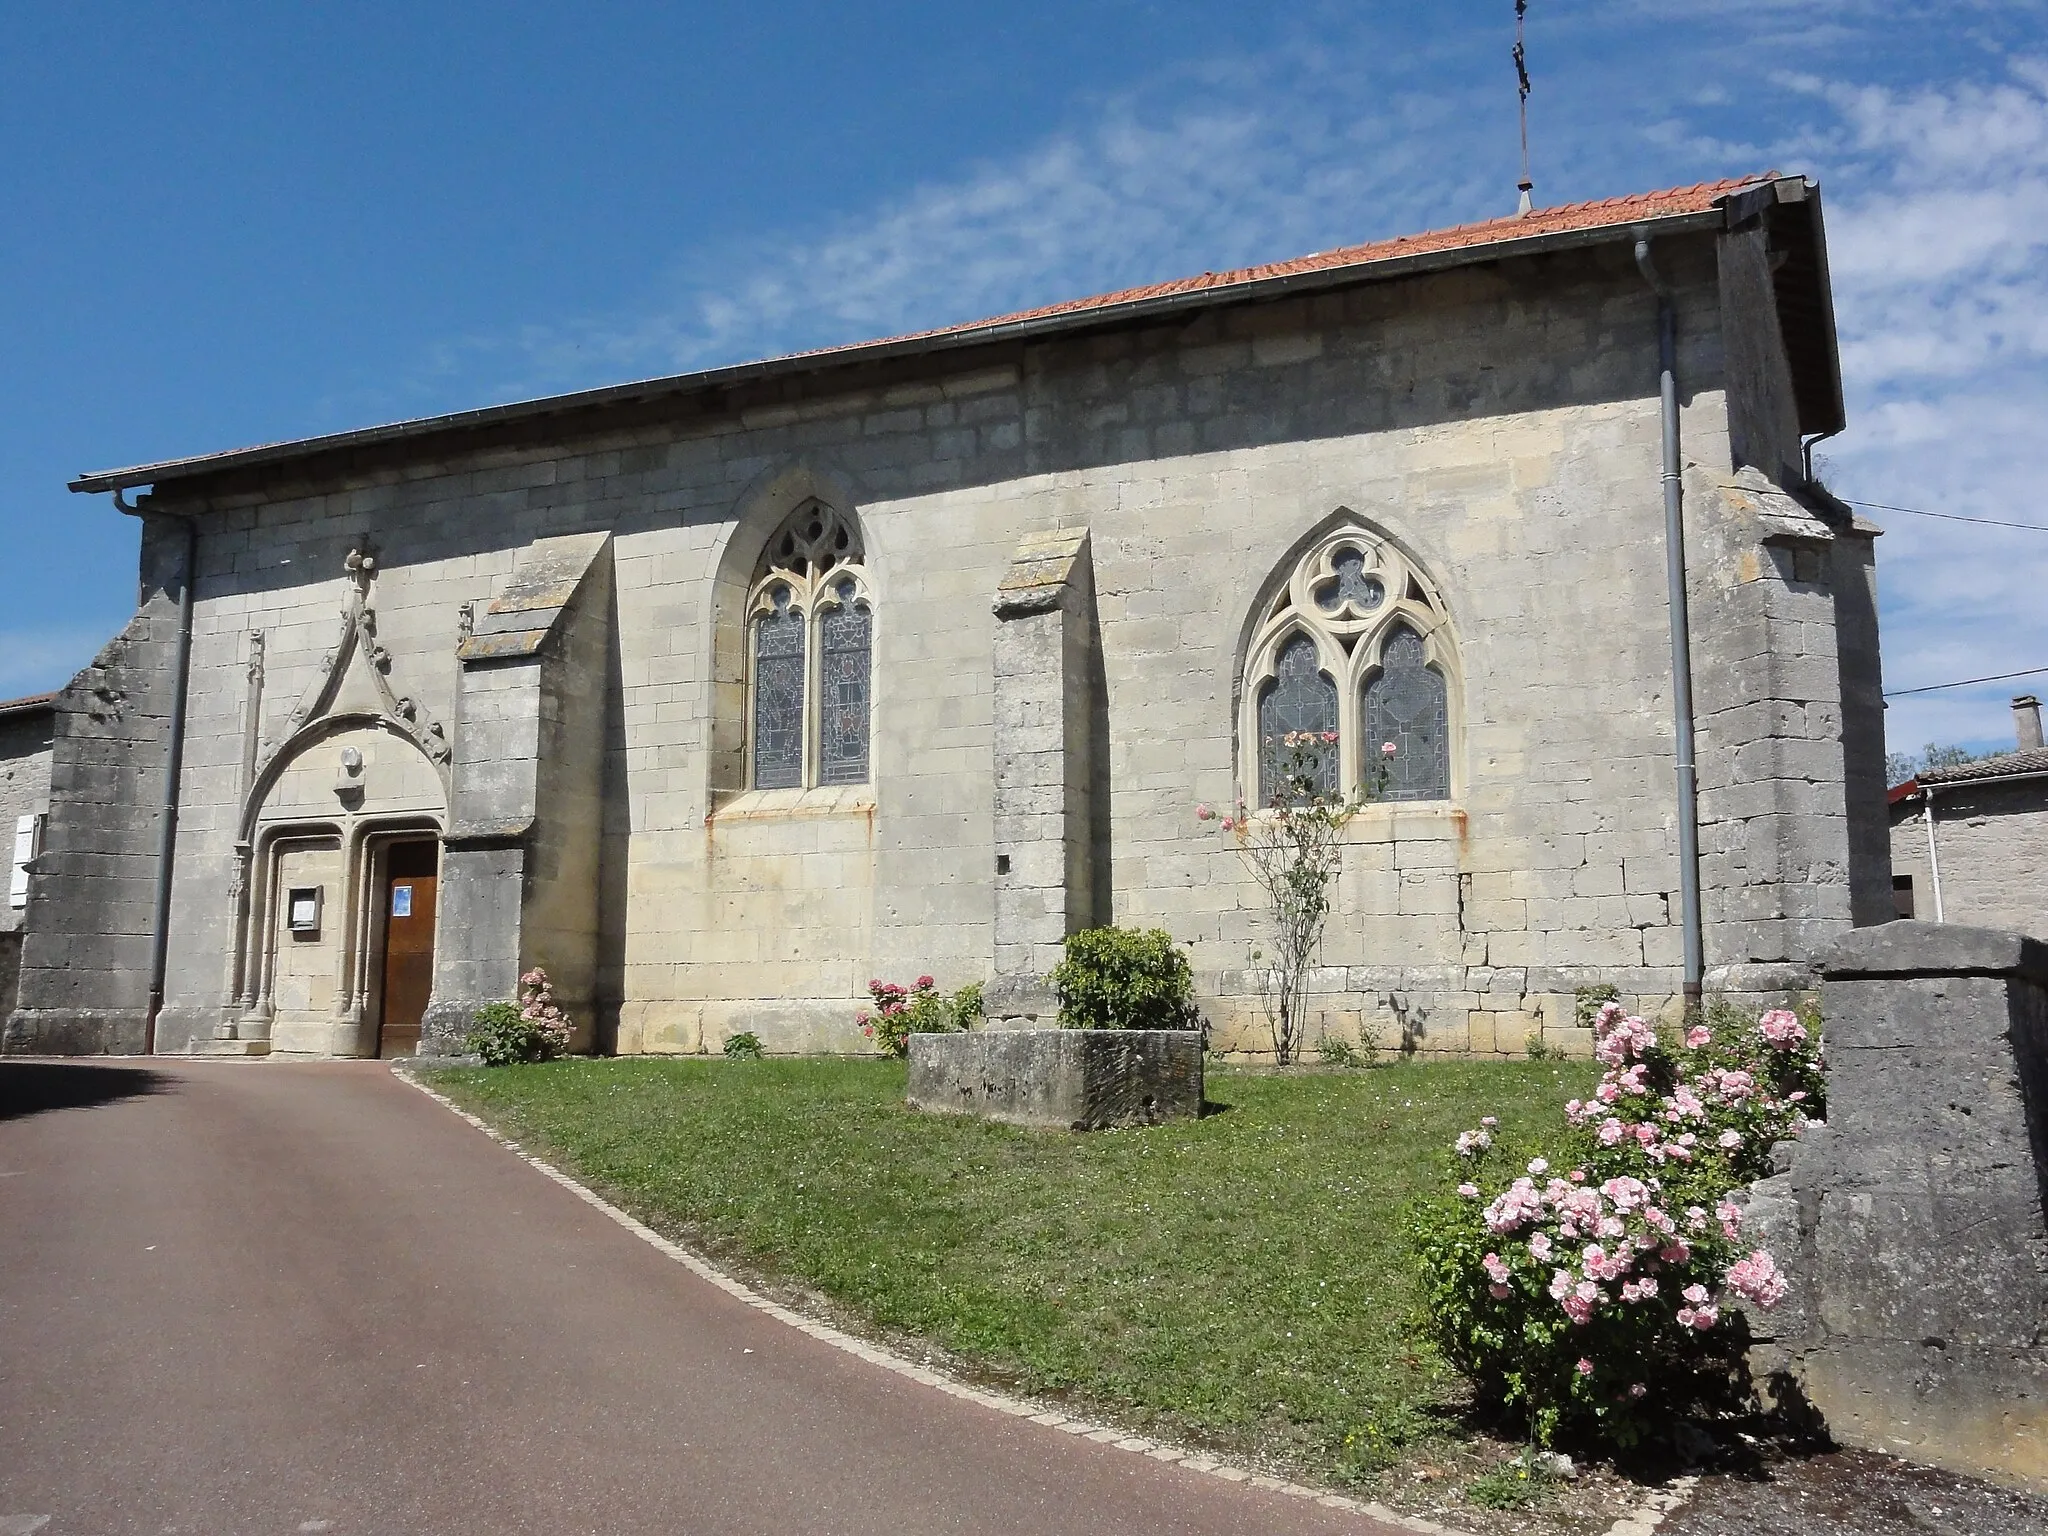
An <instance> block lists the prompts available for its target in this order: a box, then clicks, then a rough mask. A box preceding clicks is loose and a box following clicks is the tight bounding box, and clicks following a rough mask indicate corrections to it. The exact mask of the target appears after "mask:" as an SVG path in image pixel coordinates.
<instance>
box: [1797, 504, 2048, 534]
mask: <svg viewBox="0 0 2048 1536" xmlns="http://www.w3.org/2000/svg"><path fill="white" fill-rule="evenodd" d="M1836 500H1838V501H1846V502H1847V503H1848V504H1849V505H1850V506H1852V507H1869V508H1870V509H1871V510H1872V511H1874V512H1905V513H1909V514H1911V515H1912V516H1914V517H1938V518H1940V519H1941V520H1942V521H1943V522H1945V523H1982V524H1984V525H1985V526H1986V527H1987V528H2025V529H2028V530H2029V531H2030V532H2033V533H2048V523H2009V522H2007V521H2006V520H2005V519H2004V518H2000V517H1966V516H1964V515H1963V514H1962V513H1960V512H1930V511H1928V510H1927V509H1926V508H1925V507H1895V506H1892V505H1891V504H1890V503H1889V502H1883V501H1858V500H1857V499H1856V498H1855V497H1854V496H1839V497H1837V498H1836Z"/></svg>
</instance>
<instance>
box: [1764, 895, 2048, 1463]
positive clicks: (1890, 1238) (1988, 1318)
mask: <svg viewBox="0 0 2048 1536" xmlns="http://www.w3.org/2000/svg"><path fill="white" fill-rule="evenodd" d="M1822 975H1823V980H1822V983H1821V1010H1822V1013H1823V1014H1824V1016H1825V1017H1826V1020H1827V1044H1828V1066H1829V1074H1828V1123H1827V1126H1826V1128H1825V1129H1822V1130H1816V1131H1814V1132H1811V1133H1810V1134H1809V1135H1808V1137H1807V1138H1806V1139H1805V1140H1804V1142H1802V1143H1801V1144H1800V1145H1799V1146H1798V1148H1797V1149H1796V1152H1795V1153H1794V1155H1793V1159H1792V1165H1791V1167H1790V1169H1789V1170H1788V1171H1787V1172H1785V1173H1781V1174H1779V1175H1778V1176H1777V1177H1775V1178H1772V1179H1767V1180H1765V1181H1763V1182H1762V1183H1761V1184H1759V1185H1757V1186H1755V1193H1754V1198H1753V1200H1752V1203H1751V1214H1752V1216H1753V1218H1754V1220H1753V1222H1752V1225H1751V1228H1750V1232H1749V1235H1750V1236H1751V1237H1753V1238H1754V1239H1755V1240H1756V1241H1757V1242H1759V1243H1761V1244H1763V1245H1765V1246H1768V1247H1770V1248H1771V1250H1772V1251H1773V1253H1774V1254H1776V1255H1777V1256H1778V1257H1779V1259H1780V1261H1781V1263H1784V1264H1785V1267H1786V1268H1787V1269H1788V1270H1789V1271H1790V1272H1791V1273H1792V1275H1793V1277H1794V1282H1795V1283H1794V1291H1793V1294H1792V1295H1791V1296H1790V1297H1789V1298H1788V1299H1787V1304H1786V1305H1783V1306H1781V1307H1779V1308H1778V1309H1776V1310H1775V1311H1773V1312H1770V1313H1767V1314H1762V1315H1760V1316H1758V1317H1755V1318H1752V1319H1751V1323H1752V1327H1753V1328H1755V1329H1756V1330H1757V1331H1758V1332H1759V1333H1760V1334H1766V1335H1770V1336H1771V1337H1770V1338H1768V1339H1767V1341H1766V1342H1765V1344H1764V1345H1763V1347H1762V1348H1761V1349H1760V1350H1759V1351H1758V1354H1757V1358H1755V1359H1754V1360H1753V1362H1752V1363H1753V1365H1757V1366H1761V1367H1762V1369H1763V1371H1764V1372H1765V1373H1766V1374H1771V1373H1775V1372H1777V1371H1786V1372H1789V1373H1790V1374H1791V1375H1792V1377H1793V1378H1794V1379H1796V1381H1797V1382H1798V1383H1799V1385H1800V1386H1801V1387H1802V1388H1803V1389H1804V1392H1805V1394H1806V1396H1807V1397H1808V1398H1809V1399H1810V1400H1811V1402H1812V1403H1813V1405H1814V1406H1815V1407H1816V1408H1818V1409H1819V1410H1820V1411H1821V1413H1822V1415H1823V1416H1824V1417H1825V1418H1826V1420H1827V1424H1828V1428H1829V1430H1830V1431H1831V1432H1832V1433H1833V1435H1834V1437H1835V1438H1836V1439H1837V1440H1839V1441H1841V1442H1842V1443H1843V1444H1845V1445H1854V1446H1861V1447H1866V1448H1869V1449H1873V1450H1882V1451H1886V1452H1889V1453H1892V1454H1895V1455H1903V1456H1909V1457H1912V1458H1914V1459H1916V1460H1920V1461H1928V1462H1932V1463H1934V1464H1936V1465H1937V1466H1945V1467H1949V1468H1953V1469H1955V1470H1959V1471H1966V1472H1974V1473H1978V1474H1980V1475H1983V1476H1989V1477H1993V1478H1998V1479H2002V1480H2005V1481H2011V1482H2018V1483H2021V1484H2025V1485H2029V1486H2032V1487H2035V1488H2048V1217H2044V1204H2048V944H2042V943H2041V942H2039V941H2037V940H2034V939H2028V938H2023V937H2022V936H2021V935H2019V934H2016V933H2000V932H1996V931H1993V930H1990V929H1983V928H1963V927H1958V926H1954V925H1943V924H1935V923H1916V922H1894V923H1887V924H1885V925H1883V926H1882V927H1878V928H1864V929H1859V930H1857V931H1856V932H1855V933H1853V934H1851V935H1849V936H1848V937H1847V938H1846V939H1844V940H1843V941H1842V942H1841V943H1839V944H1838V945H1836V946H1835V948H1834V949H1833V950H1832V951H1831V952H1830V953H1829V954H1828V956H1827V957H1826V960H1825V962H1824V968H1823V972H1822Z"/></svg>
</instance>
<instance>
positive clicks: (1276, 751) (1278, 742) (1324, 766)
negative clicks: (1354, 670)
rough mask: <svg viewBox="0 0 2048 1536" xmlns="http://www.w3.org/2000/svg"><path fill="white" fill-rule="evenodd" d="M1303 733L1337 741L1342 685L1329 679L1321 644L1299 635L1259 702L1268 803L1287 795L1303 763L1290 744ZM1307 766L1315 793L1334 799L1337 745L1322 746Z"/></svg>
mask: <svg viewBox="0 0 2048 1536" xmlns="http://www.w3.org/2000/svg"><path fill="white" fill-rule="evenodd" d="M1300 731H1307V732H1310V733H1313V734H1314V735H1316V736H1318V737H1321V736H1324V735H1331V736H1334V735H1335V734H1336V731H1337V685H1336V684H1335V683H1333V682H1331V681H1330V680H1329V678H1327V677H1325V676H1324V675H1323V671H1322V666H1321V664H1320V663H1319V662H1318V661H1317V659H1316V643H1315V641H1313V640H1311V639H1309V637H1308V636H1307V635H1296V636H1295V637H1294V638H1293V639H1292V640H1289V641H1288V642H1287V643H1286V644H1285V645H1283V646H1281V648H1280V654H1279V656H1278V657H1277V658H1275V660H1274V666H1273V680H1272V681H1271V682H1270V683H1268V684H1267V685H1266V691H1265V692H1264V693H1263V694H1261V695H1260V697H1259V794H1260V796H1261V797H1262V798H1263V799H1265V800H1266V801H1267V802H1268V803H1270V802H1271V801H1272V799H1273V797H1274V796H1275V795H1277V794H1282V793H1285V791H1286V784H1287V778H1288V774H1289V772H1290V770H1296V769H1297V767H1298V765H1299V764H1301V763H1302V761H1303V759H1302V758H1298V757H1296V756H1295V754H1294V750H1293V749H1291V748H1289V747H1288V745H1287V740H1286V738H1287V737H1288V735H1289V734H1291V733H1294V732H1300ZM1306 761H1307V766H1308V769H1309V772H1310V773H1311V775H1312V776H1313V780H1314V784H1315V788H1316V789H1317V790H1318V791H1320V792H1321V793H1323V794H1326V795H1334V794H1335V793H1336V792H1337V744H1336V742H1335V741H1328V742H1324V741H1320V740H1319V741H1317V742H1316V744H1315V745H1314V746H1313V747H1312V748H1310V749H1308V752H1307V757H1306Z"/></svg>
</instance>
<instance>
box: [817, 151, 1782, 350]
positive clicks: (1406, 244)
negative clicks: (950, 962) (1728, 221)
mask: <svg viewBox="0 0 2048 1536" xmlns="http://www.w3.org/2000/svg"><path fill="white" fill-rule="evenodd" d="M1777 174H1778V173H1777V172H1775V171H1765V172H1763V173H1762V174H1760V175H1756V176H1737V177H1732V178H1730V179H1728V180H1725V181H1702V182H1698V183H1696V184H1695V185H1693V186H1690V187H1669V188H1666V189H1665V190H1663V191H1661V192H1637V193H1633V194H1631V195H1629V196H1627V197H1609V198H1602V199H1600V200H1599V201H1597V202H1589V203H1564V204H1561V205H1560V206H1558V207H1556V208H1537V209H1533V210H1532V211H1530V212H1528V213H1524V214H1516V215H1512V216H1510V217H1507V218H1500V219H1487V220H1484V221H1482V222H1480V223H1477V224H1454V225H1452V226H1451V227H1450V228H1448V229H1437V230H1430V231H1428V232H1426V233H1423V234H1419V235H1401V236H1398V237H1396V238H1395V239H1392V240H1376V241H1373V242H1371V243H1370V244H1367V245H1347V246H1341V247H1339V248H1338V249H1336V250H1334V251H1318V252H1316V253H1315V254H1314V255H1312V256H1296V257H1294V258H1292V259H1291V260H1287V261H1269V262H1266V263H1264V264H1263V265H1260V266H1256V267H1237V268H1235V269H1233V270H1231V271H1228V272H1204V273H1202V274H1201V275H1200V276H1199V277H1182V278H1176V279H1174V280H1173V281H1171V282H1165V283H1149V284H1147V285H1145V286H1144V287H1141V288H1124V289H1120V290H1118V291H1117V292H1115V293H1099V294H1095V295H1093V296H1092V297H1089V298H1085V299H1066V300H1063V301H1062V302H1060V303H1058V304H1045V305H1041V306H1040V307H1039V308H1037V309H1020V310H1018V311H1016V312H1015V313H1013V314H1007V315H996V316H994V317H992V318H990V319H987V320H971V321H968V322H967V323H966V324H964V325H944V326H938V327H936V328H934V329H932V330H928V331H910V332H907V333H905V334H904V335H901V336H891V337H888V338H886V340H887V341H888V342H901V341H921V340H924V339H926V338H929V337H937V336H957V335H962V334H966V333H971V332H974V331H979V330H990V329H993V328H995V327H997V326H1004V325H1015V324H1019V323H1021V322H1025V321H1031V320H1046V319H1051V318H1052V317H1054V316H1056V315H1071V314H1078V313H1083V312H1085V311H1088V310H1093V309H1113V308H1115V307H1116V306H1118V305H1120V304H1137V303H1142V302H1144V301H1145V300H1147V299H1163V298H1170V297H1172V296H1173V295H1174V294H1180V293H1197V292H1200V291H1201V290H1203V289H1205V288H1231V287H1236V286H1238V285H1240V284H1244V283H1256V282H1262V281H1264V280H1266V279H1269V278H1275V277H1299V276H1301V275H1303V274H1305V273H1309V272H1330V271H1335V270H1338V269H1340V268H1343V267H1362V266H1367V265H1370V264H1371V263H1373V262H1376V261H1391V260H1393V259H1395V258H1396V257H1401V256H1423V255H1428V254H1431V253H1433V252H1437V251H1456V250H1466V249H1470V248H1472V247H1475V246H1483V245H1498V244H1501V243H1502V242H1504V241H1508V240H1526V239H1529V238H1531V237H1533V236H1537V235H1558V234H1565V233H1568V232H1570V231H1572V230H1580V229H1609V228H1614V227H1616V226H1623V225H1629V224H1635V223H1638V222H1640V221H1641V220H1644V219H1656V218H1667V217H1670V216H1671V215H1673V214H1685V213H1705V212H1707V211H1708V210H1709V209H1711V208H1712V207H1713V206H1714V205H1715V204H1716V203H1717V202H1719V201H1720V200H1721V199H1722V198H1724V197H1727V196H1729V195H1731V194H1733V193H1736V192H1740V191H1742V190H1743V189H1744V188H1745V187H1753V186H1756V185H1758V184H1760V183H1762V182H1766V181H1771V180H1774V179H1776V177H1777ZM882 344H883V343H881V342H859V343H856V344H855V345H856V346H858V347H867V346H877V345H882ZM848 350H852V349H851V348H848V347H846V346H832V347H817V348H813V349H812V350H810V351H806V352H795V353H791V354H789V355H790V356H792V357H822V356H826V355H829V354H831V353H833V352H843V351H848Z"/></svg>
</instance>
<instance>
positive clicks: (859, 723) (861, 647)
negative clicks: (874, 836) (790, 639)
mask: <svg viewBox="0 0 2048 1536" xmlns="http://www.w3.org/2000/svg"><path fill="white" fill-rule="evenodd" d="M833 593H834V595H835V596H836V597H837V598H838V599H839V602H838V606H836V607H833V608H828V609H826V610H825V612H824V613H823V615H821V616H820V618H819V620H818V779H819V782H820V783H824V784H865V783H866V782H867V780H868V676H869V670H868V669H869V645H868V630H869V623H868V612H867V608H866V605H865V604H860V603H858V601H857V589H856V588H855V586H854V584H853V583H852V582H850V581H842V582H840V583H839V585H838V586H837V587H835V588H834V589H833Z"/></svg>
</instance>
